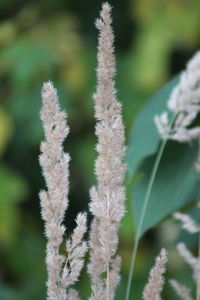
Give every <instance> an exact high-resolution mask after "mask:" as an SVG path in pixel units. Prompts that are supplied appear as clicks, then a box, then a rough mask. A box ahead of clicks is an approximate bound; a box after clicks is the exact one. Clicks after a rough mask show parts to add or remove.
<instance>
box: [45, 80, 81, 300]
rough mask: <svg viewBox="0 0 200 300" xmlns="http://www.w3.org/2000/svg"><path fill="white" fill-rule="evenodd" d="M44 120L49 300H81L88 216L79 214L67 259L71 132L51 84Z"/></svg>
mask: <svg viewBox="0 0 200 300" xmlns="http://www.w3.org/2000/svg"><path fill="white" fill-rule="evenodd" d="M41 120H42V122H43V128H44V133H45V140H44V141H43V142H42V143H41V155H40V165H41V167H42V171H43V175H44V178H45V181H46V186H47V190H46V191H41V192H40V201H41V213H42V218H43V220H44V222H45V234H46V237H47V249H46V265H47V273H48V281H47V299H49V300H55V299H56V300H66V299H70V298H71V299H76V298H77V299H78V296H77V297H75V295H76V291H75V290H70V286H71V285H73V284H74V283H75V282H76V281H77V280H78V277H79V274H80V271H81V269H82V266H83V257H84V255H85V252H86V250H87V245H86V242H84V241H83V235H84V233H85V232H86V215H85V214H81V213H80V214H78V216H77V219H76V224H77V227H76V228H75V230H74V232H73V234H72V235H71V238H70V239H69V240H66V241H65V250H66V252H67V256H66V255H64V254H62V253H61V251H60V247H61V245H62V243H63V239H64V233H65V226H64V225H63V221H64V216H65V212H66V210H67V207H68V191H69V179H68V176H69V170H68V165H69V159H70V158H69V155H68V154H66V153H64V151H63V141H64V140H65V138H66V136H67V135H68V132H69V127H68V126H67V123H66V114H65V112H63V111H61V110H60V107H59V103H58V97H57V92H56V90H55V89H54V87H53V85H52V83H51V82H47V83H45V84H44V86H43V89H42V110H41Z"/></svg>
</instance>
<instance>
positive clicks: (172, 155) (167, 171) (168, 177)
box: [132, 142, 199, 234]
mask: <svg viewBox="0 0 200 300" xmlns="http://www.w3.org/2000/svg"><path fill="white" fill-rule="evenodd" d="M197 148H198V147H197V144H196V143H192V144H180V143H177V142H168V144H167V145H166V148H165V151H164V153H163V156H162V159H161V162H160V165H159V168H158V172H157V175H156V177H155V181H154V185H153V188H152V192H151V196H150V198H149V202H148V206H147V210H146V213H145V218H144V222H143V226H142V232H141V234H143V233H144V232H145V231H146V230H148V229H149V228H151V227H153V226H154V225H155V224H156V223H158V222H159V221H160V220H162V219H163V218H165V217H166V216H168V215H169V214H171V213H172V212H173V211H175V210H177V209H180V208H181V207H182V206H183V205H184V204H186V203H188V202H189V201H192V200H194V196H195V195H196V192H197V183H198V180H199V176H198V174H196V173H195V172H194V170H193V164H194V161H195V159H196V156H197ZM154 161H155V156H151V157H149V158H147V159H146V160H144V162H143V164H142V166H141V167H140V169H139V173H140V175H141V178H140V179H139V180H138V181H137V182H136V184H135V185H134V186H133V194H132V196H133V199H132V200H133V208H134V209H133V210H134V216H135V222H136V227H137V226H138V223H139V219H140V216H141V211H142V207H143V203H144V197H145V193H146V190H147V185H148V182H149V177H150V174H151V170H152V167H153V164H154Z"/></svg>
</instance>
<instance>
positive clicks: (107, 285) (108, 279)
mask: <svg viewBox="0 0 200 300" xmlns="http://www.w3.org/2000/svg"><path fill="white" fill-rule="evenodd" d="M109 277H110V271H109V266H108V267H107V271H106V300H109V281H110V278H109Z"/></svg>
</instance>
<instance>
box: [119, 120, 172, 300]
mask: <svg viewBox="0 0 200 300" xmlns="http://www.w3.org/2000/svg"><path fill="white" fill-rule="evenodd" d="M176 117H177V115H174V117H173V118H172V120H171V122H170V126H169V127H170V128H172V125H173V123H174V121H175V119H176ZM166 143H167V139H164V140H163V141H162V143H161V144H160V148H159V151H158V154H157V156H156V159H155V162H154V166H153V169H152V172H151V176H150V179H149V183H148V187H147V191H146V194H145V197H144V205H143V207H142V213H141V218H140V221H139V225H138V230H137V233H136V238H135V243H134V247H133V253H132V259H131V265H130V271H129V276H128V283H127V288H126V296H125V300H129V297H130V290H131V283H132V279H133V271H134V267H135V259H136V254H137V250H138V245H139V241H140V235H141V231H142V226H143V221H144V217H145V213H146V209H147V206H148V202H149V198H150V196H151V191H152V187H153V184H154V180H155V177H156V173H157V170H158V166H159V163H160V160H161V157H162V154H163V151H164V148H165V145H166Z"/></svg>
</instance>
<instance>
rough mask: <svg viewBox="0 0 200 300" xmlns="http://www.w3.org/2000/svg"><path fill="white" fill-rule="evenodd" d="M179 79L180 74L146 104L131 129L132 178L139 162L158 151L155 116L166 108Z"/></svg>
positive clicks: (158, 139) (129, 155) (128, 155)
mask: <svg viewBox="0 0 200 300" xmlns="http://www.w3.org/2000/svg"><path fill="white" fill-rule="evenodd" d="M178 81H179V76H176V77H175V78H173V79H172V80H171V81H169V82H168V83H167V84H166V85H165V86H164V87H163V88H162V89H161V90H160V91H159V92H158V93H156V94H155V95H154V96H153V97H152V98H151V99H150V100H149V101H148V102H147V104H145V106H144V108H143V109H142V110H141V111H140V113H139V114H138V117H137V119H136V121H135V124H134V126H133V128H132V130H131V134H130V142H129V146H128V154H127V163H128V173H129V177H130V178H131V177H132V175H133V174H134V172H135V171H136V168H137V167H138V166H139V163H140V162H141V161H142V160H143V159H144V158H145V157H147V156H149V155H152V154H154V153H155V152H156V151H157V147H158V144H159V141H160V136H159V134H158V131H157V129H156V127H155V124H154V117H155V115H157V114H160V113H161V112H163V111H164V110H166V102H167V100H168V98H169V96H170V93H171V91H172V89H173V88H174V86H176V85H177V83H178Z"/></svg>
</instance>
